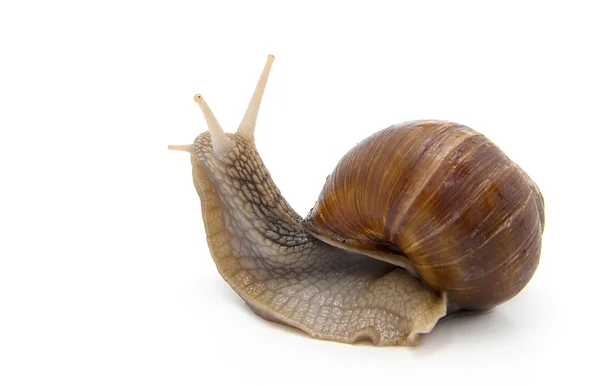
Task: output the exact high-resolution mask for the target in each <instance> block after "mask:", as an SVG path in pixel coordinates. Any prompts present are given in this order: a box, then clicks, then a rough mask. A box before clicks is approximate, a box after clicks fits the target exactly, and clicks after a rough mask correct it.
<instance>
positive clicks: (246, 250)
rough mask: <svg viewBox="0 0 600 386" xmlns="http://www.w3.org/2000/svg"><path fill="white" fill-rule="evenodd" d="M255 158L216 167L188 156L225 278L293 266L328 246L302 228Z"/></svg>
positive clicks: (215, 256)
mask: <svg viewBox="0 0 600 386" xmlns="http://www.w3.org/2000/svg"><path fill="white" fill-rule="evenodd" d="M246 151H247V150H246ZM254 160H256V161H257V162H252V163H247V164H242V165H233V164H227V163H224V164H222V165H219V164H218V161H216V160H210V159H208V160H204V162H198V161H196V160H195V159H194V157H192V165H193V168H192V170H193V177H194V186H195V187H196V191H197V192H198V195H199V196H200V199H201V204H202V214H203V219H204V226H205V230H206V234H207V239H208V244H209V247H210V250H211V254H212V256H213V259H214V260H215V263H216V264H217V268H218V269H219V271H220V273H221V274H222V275H223V276H224V277H225V279H226V280H227V277H228V276H229V271H230V270H238V271H239V270H242V269H246V270H257V269H265V270H267V269H269V268H270V267H273V266H278V265H285V266H287V267H293V266H294V265H299V264H306V263H307V260H308V259H310V260H317V259H318V258H319V257H320V256H321V254H322V253H321V252H319V249H327V250H328V249H330V248H331V247H329V246H327V245H326V244H324V243H322V242H320V241H318V240H316V239H315V238H314V237H313V236H311V235H309V234H308V233H307V232H306V231H305V230H304V228H303V226H302V218H301V217H300V215H299V214H298V213H296V212H295V211H294V210H293V209H292V207H291V206H290V205H289V203H288V202H287V201H286V200H285V198H283V196H282V195H281V193H280V192H279V189H278V188H277V187H276V186H275V184H274V183H273V181H272V179H271V177H270V175H269V173H268V171H267V170H266V169H265V168H264V166H263V165H262V162H260V158H259V157H258V155H256V157H254ZM257 163H258V164H257ZM250 164H252V166H253V168H252V170H250V168H249V165H250ZM307 250H310V251H311V253H309V254H308V253H306V251H307Z"/></svg>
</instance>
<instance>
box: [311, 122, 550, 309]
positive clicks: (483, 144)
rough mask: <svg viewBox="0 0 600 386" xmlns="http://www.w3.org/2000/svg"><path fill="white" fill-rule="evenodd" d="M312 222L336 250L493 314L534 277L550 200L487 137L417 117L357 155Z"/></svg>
mask: <svg viewBox="0 0 600 386" xmlns="http://www.w3.org/2000/svg"><path fill="white" fill-rule="evenodd" d="M304 226H305V228H306V230H307V231H309V232H310V233H311V234H313V235H314V236H316V237H317V238H319V239H321V240H323V241H325V242H328V243H330V244H333V245H336V246H342V247H344V248H345V249H349V250H353V251H358V252H360V253H363V254H366V255H369V256H373V257H376V258H379V259H382V260H386V261H389V262H393V263H395V264H397V265H401V266H405V267H406V268H408V269H409V270H410V271H412V272H416V273H417V274H418V276H419V277H420V278H421V280H422V281H424V282H425V283H426V284H428V285H429V286H430V287H431V288H433V289H434V290H436V291H443V292H446V293H447V295H448V298H449V300H450V301H451V302H453V303H454V304H456V305H458V306H459V307H461V308H464V309H488V308H491V307H494V306H495V305H498V304H500V303H502V302H505V301H507V300H508V299H510V298H512V297H513V296H515V295H516V294H517V293H519V292H520V291H521V290H522V289H523V288H524V287H525V285H526V284H527V283H528V282H529V280H530V279H531V277H532V276H533V274H534V272H535V270H536V268H537V265H538V262H539V257H540V250H541V238H542V231H543V227H544V200H543V197H542V195H541V193H540V191H539V189H538V188H537V186H536V185H535V183H534V182H533V181H532V180H531V179H530V178H529V176H528V175H527V174H526V173H525V172H524V171H523V170H522V169H521V168H519V167H518V166H517V165H516V164H515V163H514V162H512V161H511V160H510V159H509V158H508V157H507V156H506V154H504V152H502V150H500V148H498V147H497V146H496V145H494V144H493V143H492V142H491V141H490V140H489V139H487V138H486V137H485V136H483V135H482V134H480V133H478V132H476V131H474V130H472V129H470V128H468V127H466V126H463V125H460V124H457V123H452V122H444V121H415V122H407V123H402V124H399V125H394V126H391V127H389V128H387V129H385V130H382V131H380V132H378V133H375V134H373V135H372V136H370V137H368V138H367V139H365V140H364V141H362V142H361V143H359V144H358V145H357V146H356V147H354V148H353V149H352V150H350V151H349V152H348V153H347V154H346V155H345V156H344V157H343V158H342V160H341V161H340V162H339V164H338V165H337V167H336V168H335V169H334V171H333V172H332V173H331V175H330V176H329V177H328V179H327V181H326V183H325V186H324V188H323V190H322V192H321V194H320V196H319V198H318V200H317V202H316V204H315V206H314V208H313V209H312V210H311V211H310V213H309V215H308V217H307V218H306V219H305V220H304Z"/></svg>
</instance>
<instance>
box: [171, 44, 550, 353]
mask: <svg viewBox="0 0 600 386" xmlns="http://www.w3.org/2000/svg"><path fill="white" fill-rule="evenodd" d="M273 60H274V57H273V56H272V55H269V57H268V60H267V64H266V66H265V68H264V70H263V72H262V75H261V77H260V79H259V81H258V84H257V86H256V89H255V91H254V94H253V96H252V99H251V101H250V104H249V105H248V109H247V110H246V113H245V115H244V117H243V119H242V122H241V124H240V126H239V128H238V130H237V132H236V133H234V134H226V133H225V132H224V131H223V129H222V128H221V126H220V125H219V123H218V122H217V120H216V118H215V116H214V115H213V113H212V112H211V110H210V108H209V107H208V105H207V104H206V102H205V101H204V99H203V98H202V97H201V96H200V95H196V96H195V97H194V100H195V101H196V102H197V103H198V104H199V105H200V108H201V109H202V113H203V114H204V117H205V119H206V122H207V124H208V130H209V131H208V132H204V133H202V134H200V135H199V136H198V137H197V138H196V139H195V141H194V143H193V144H192V145H172V146H169V149H173V150H183V151H187V152H189V153H190V154H191V157H190V158H191V164H192V176H193V182H194V186H195V188H196V191H197V193H198V195H199V196H200V201H201V207H202V217H203V220H204V226H205V230H206V235H207V241H208V246H209V248H210V252H211V254H212V257H213V259H214V262H215V263H216V266H217V269H218V271H219V273H220V274H221V276H222V277H223V278H224V279H225V281H227V283H228V284H229V285H230V286H231V287H232V288H233V289H234V290H235V292H237V293H238V295H240V296H241V297H242V298H243V299H244V301H245V302H246V303H247V304H248V305H249V306H250V308H251V309H252V310H253V311H254V312H255V313H256V314H258V315H259V316H261V317H263V318H265V319H267V320H271V321H275V322H279V323H282V324H286V325H289V326H292V327H296V328H298V329H300V330H302V331H304V332H306V333H307V334H309V335H310V336H312V337H315V338H319V339H327V340H334V341H338V342H345V343H352V342H356V341H358V340H364V339H369V340H371V341H372V342H373V344H375V345H382V346H383V345H405V346H410V345H417V344H418V343H419V341H420V340H419V338H420V334H422V333H427V332H429V331H431V329H432V328H433V327H434V326H435V324H436V323H437V321H438V320H439V319H440V318H441V317H443V316H445V315H447V314H449V313H452V312H455V311H457V310H460V309H466V310H484V309H490V308H493V307H494V306H496V305H499V304H501V303H503V302H505V301H507V300H509V299H511V298H512V297H514V296H515V295H517V294H518V293H519V292H520V291H521V290H522V289H523V288H524V287H525V285H526V284H527V283H528V282H529V280H530V279H531V277H532V276H533V274H534V272H535V270H536V268H537V265H538V262H539V257H540V250H541V238H542V231H543V228H544V201H543V197H542V195H541V193H540V191H539V189H538V187H537V186H536V184H535V183H534V182H533V181H532V180H531V179H530V178H529V176H528V175H527V174H526V173H525V172H524V171H523V170H522V169H521V168H520V167H519V166H517V165H516V164H515V163H514V162H513V161H511V160H510V159H509V158H508V157H507V156H506V155H505V154H504V153H503V152H502V151H501V150H500V149H499V148H498V147H497V146H496V145H494V144H493V143H492V142H491V141H490V140H488V139H487V138H486V137H485V136H483V135H482V134H480V133H478V132H476V131H474V130H472V129H470V128H468V127H466V126H463V125H460V124H457V123H453V122H447V121H434V120H431V121H414V122H407V123H401V124H397V125H393V126H390V127H388V128H386V129H384V130H381V131H379V132H377V133H375V134H373V135H371V136H370V137H368V138H366V139H365V140H363V141H362V142H360V143H359V144H358V145H356V146H355V147H354V148H353V149H351V150H350V151H349V152H348V153H347V154H346V155H345V156H344V157H343V158H342V159H341V161H340V162H339V164H338V165H337V167H336V168H335V169H334V170H333V172H332V173H331V175H330V176H329V177H328V178H327V180H326V182H325V186H324V188H323V190H322V192H321V194H320V196H319V197H318V200H317V202H316V204H315V206H314V208H313V209H311V211H310V213H309V214H308V216H307V217H306V218H305V219H302V217H301V216H300V215H298V214H297V213H296V212H295V211H294V210H293V209H292V207H291V206H290V205H289V204H288V202H287V201H286V200H285V199H284V198H283V197H282V196H281V193H280V192H279V189H278V188H277V187H276V186H275V183H274V182H273V181H272V179H271V177H270V175H269V172H268V171H267V169H266V168H265V166H264V164H263V162H262V160H261V158H260V156H259V154H258V151H257V150H256V146H255V143H254V128H255V124H256V118H257V115H258V110H259V107H260V103H261V100H262V96H263V93H264V90H265V86H266V83H267V78H268V76H269V72H270V69H271V65H272V64H273Z"/></svg>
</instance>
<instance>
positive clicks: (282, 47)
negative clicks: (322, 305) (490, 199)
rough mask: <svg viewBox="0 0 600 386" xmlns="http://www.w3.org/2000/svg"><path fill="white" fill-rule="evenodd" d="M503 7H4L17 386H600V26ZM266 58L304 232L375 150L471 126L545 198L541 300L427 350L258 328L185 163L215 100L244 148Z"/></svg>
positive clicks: (570, 16) (6, 347) (521, 302)
mask: <svg viewBox="0 0 600 386" xmlns="http://www.w3.org/2000/svg"><path fill="white" fill-rule="evenodd" d="M483 3H484V2H456V1H453V2H439V3H434V2H427V1H421V2H416V1H415V2H411V3H402V2H390V3H380V2H368V3H367V2H365V3H364V4H363V5H360V6H359V5H355V4H353V3H352V2H339V3H333V2H318V3H312V2H309V1H303V2H298V3H296V4H292V3H288V2H270V3H267V2H257V1H248V2H243V3H235V2H227V1H216V0H215V1H210V2H207V1H194V2H189V3H183V2H162V3H157V2H152V1H145V2H139V3H136V2H127V1H118V2H113V1H102V2H81V1H78V2H76V1H74V2H66V1H54V2H41V1H40V2H31V1H30V2H28V1H12V2H2V5H0V50H1V51H0V55H1V56H0V129H1V137H0V147H1V149H0V177H1V184H2V185H1V189H0V198H1V200H0V209H1V211H0V384H1V385H6V386H8V385H54V384H56V385H235V384H238V385H254V384H260V385H280V384H299V385H300V384H306V385H309V384H310V385H319V384H329V385H333V384H344V385H350V384H363V385H366V384H369V385H383V384H398V385H404V384H406V385H416V384H435V385H445V384H454V383H456V384H461V385H465V384H486V385H492V384H499V385H507V384H528V385H532V384H544V383H548V382H551V381H560V382H561V383H563V382H567V381H568V382H570V384H592V383H594V384H598V383H596V382H598V376H597V368H595V367H596V366H597V357H598V355H597V353H596V352H595V351H596V350H597V348H598V344H599V343H600V342H599V339H598V338H599V334H598V327H597V325H598V323H599V321H598V319H597V317H596V316H597V311H596V310H597V302H598V300H597V299H598V295H597V293H598V290H597V288H596V287H597V286H596V283H597V281H598V279H597V278H598V272H599V269H600V264H599V263H598V261H599V258H600V255H599V252H598V223H597V221H598V217H599V215H600V212H599V210H598V190H597V188H598V184H597V179H598V166H599V163H598V154H597V153H598V141H597V138H598V133H599V132H600V127H599V126H600V125H599V123H598V109H599V106H600V103H599V99H600V98H599V93H598V92H599V89H600V77H599V68H600V59H599V58H598V52H599V44H600V43H599V38H600V27H599V25H600V23H599V22H598V11H597V10H595V9H594V7H593V3H594V2H591V1H590V2H587V3H585V2H577V1H573V2H566V1H565V2H562V3H561V4H557V3H556V2H552V1H544V2H527V1H523V2H521V1H519V2H509V1H504V2H498V3H496V5H483ZM485 3H488V2H485ZM488 4H489V3H488ZM269 53H272V54H274V55H275V56H276V58H277V59H276V61H275V64H274V67H273V71H272V74H271V75H272V76H271V79H270V81H269V86H268V88H267V91H266V94H265V98H264V101H263V108H262V111H261V114H260V117H259V120H258V128H257V134H256V137H257V146H258V149H259V151H260V152H261V155H262V157H263V159H264V161H265V163H266V165H267V166H268V168H269V169H270V171H271V174H272V176H273V178H274V180H275V182H276V183H277V184H278V186H279V187H280V189H281V191H282V192H283V194H284V196H286V197H287V199H288V200H289V202H290V203H291V204H292V206H293V207H294V208H295V209H296V210H297V211H298V212H299V213H301V214H306V213H307V212H308V210H309V209H310V208H311V206H312V204H313V203H314V201H315V200H316V198H317V195H318V193H319V191H320V189H321V186H322V184H323V182H324V180H325V177H326V176H327V174H328V173H329V172H331V170H332V169H333V167H334V166H335V164H336V163H337V160H339V158H340V157H341V156H342V155H343V154H344V153H345V152H346V151H347V150H348V149H350V148H351V147H352V146H353V145H354V144H356V143H357V142H359V141H360V140H361V139H363V138H364V137H366V136H367V135H370V134H371V133H373V132H375V131H377V130H379V129H382V128H384V127H387V126H389V125H391V124H393V123H396V122H401V121H406V120H414V119H422V118H435V119H447V120H453V121H458V122H461V123H464V124H466V125H468V126H471V127H473V128H474V129H476V130H478V131H481V132H482V133H484V134H485V135H486V136H488V137H489V138H490V139H492V140H493V141H494V142H495V143H497V144H498V145H499V146H500V147H501V148H502V149H503V150H504V151H505V152H506V153H507V154H508V155H509V156H510V157H511V158H512V159H513V160H515V161H516V162H517V163H519V164H520V165H521V166H522V167H523V168H524V169H525V170H526V171H527V172H528V173H529V174H530V175H531V176H532V178H533V179H534V180H535V181H536V182H537V183H538V184H539V186H540V188H541V190H542V192H543V193H544V196H545V199H546V205H547V206H546V209H547V212H546V214H547V223H546V224H547V227H546V231H545V234H544V241H543V254H542V259H541V262H540V266H539V269H538V271H537V273H536V275H535V276H534V278H533V280H532V281H531V282H530V284H529V286H528V287H527V288H526V289H525V290H524V291H523V292H522V293H521V294H520V295H519V296H518V297H516V298H515V299H513V300H512V301H510V302H509V303H507V304H505V305H502V306H501V307H499V308H497V309H496V310H494V311H492V312H489V313H486V314H482V315H477V316H472V315H471V316H468V315H466V316H460V317H456V318H454V319H450V320H448V321H445V322H442V323H441V324H439V325H438V326H437V327H436V328H435V329H434V331H433V332H432V333H431V334H429V335H428V336H425V337H424V339H423V342H422V345H421V346H420V347H419V348H377V347H372V346H370V345H366V344H363V345H357V346H351V345H344V344H336V343H331V342H323V341H317V340H313V339H310V338H308V337H307V336H305V335H303V334H301V333H298V332H295V331H292V330H291V329H288V328H285V327H282V326H279V325H275V324H273V323H269V322H266V321H264V320H262V319H260V318H258V317H257V316H255V315H254V314H253V313H252V312H251V311H250V310H249V309H248V308H247V307H246V306H245V305H244V303H243V302H242V301H241V299H239V298H238V297H237V295H235V294H234V292H233V291H232V290H231V289H230V288H229V287H228V286H227V284H226V283H225V282H224V281H223V280H222V279H221V277H220V276H219V275H218V273H217V271H216V268H215V266H214V263H213V262H212V260H211V258H210V255H209V252H208V249H207V245H206V242H205V236H204V229H203V225H202V221H201V216H200V205H199V200H198V198H197V196H196V193H195V191H194V189H193V186H192V180H191V176H190V165H189V160H188V158H187V155H186V154H184V153H178V152H167V150H166V146H167V144H170V143H176V144H179V143H189V142H191V141H192V140H193V139H194V137H195V136H196V135H198V134H199V133H200V132H202V131H205V130H206V128H205V125H204V122H203V119H202V115H201V112H200V110H199V109H198V106H197V105H196V104H195V103H194V102H193V100H192V96H193V94H195V93H202V94H203V95H204V96H205V98H206V99H207V101H208V102H209V103H210V105H211V106H212V108H213V111H214V112H215V114H216V115H217V117H218V118H219V120H220V121H221V124H222V125H223V127H224V128H226V130H229V131H233V130H235V128H236V127H237V124H238V122H239V120H240V119H241V117H242V115H243V112H244V110H245V107H246V104H247V102H248V100H249V98H250V95H251V93H252V90H253V88H254V85H255V83H256V80H257V79H258V76H259V74H260V71H261V70H262V67H263V65H264V61H265V59H266V55H267V54H269ZM588 350H592V352H590V353H588Z"/></svg>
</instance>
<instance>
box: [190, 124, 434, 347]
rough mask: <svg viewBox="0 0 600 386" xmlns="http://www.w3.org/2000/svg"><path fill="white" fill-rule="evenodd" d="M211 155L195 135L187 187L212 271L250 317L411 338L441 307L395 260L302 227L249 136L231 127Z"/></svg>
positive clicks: (312, 330)
mask: <svg viewBox="0 0 600 386" xmlns="http://www.w3.org/2000/svg"><path fill="white" fill-rule="evenodd" d="M227 136H228V137H229V138H230V140H231V143H232V146H231V150H230V151H229V152H228V153H227V154H219V155H215V154H213V151H212V145H211V140H210V135H209V134H208V133H203V134H202V135H200V136H199V137H198V138H196V140H195V142H194V145H193V147H194V150H193V153H192V156H191V162H192V171H193V178H194V186H195V187H196V190H197V192H198V195H199V196H200V199H201V203H202V215H203V219H204V225H205V229H206V234H207V241H208V244H209V248H210V251H211V254H212V257H213V259H214V261H215V263H216V266H217V269H218V270H219V273H220V274H221V275H222V276H223V278H224V279H225V280H226V281H227V283H229V285H230V286H231V287H232V288H233V289H234V290H235V291H236V292H237V293H238V294H239V295H240V296H241V297H242V298H243V299H244V300H245V301H246V303H247V304H248V305H249V306H250V307H251V308H252V309H253V310H254V311H255V312H256V314H258V315H259V316H261V317H263V318H265V319H268V320H271V321H276V322H279V323H282V324H287V325H290V326H293V327H296V328H298V329H300V330H302V331H304V332H306V333H307V334H309V335H310V336H312V337H315V338H320V339H329V340H335V341H339V342H345V343H352V342H355V341H358V340H363V339H369V340H371V341H372V342H373V343H374V344H376V345H416V344H418V343H419V337H420V335H419V334H420V333H425V332H429V331H430V330H431V329H432V328H433V326H434V325H435V324H436V322H437V321H438V319H439V318H441V317H442V316H444V315H445V314H446V304H445V298H443V297H441V296H439V295H437V294H436V293H434V292H432V291H430V290H429V289H427V288H426V287H425V286H423V284H421V282H420V281H419V280H418V279H417V278H415V277H413V276H412V275H410V274H408V273H407V272H406V271H405V270H404V269H402V268H398V267H396V266H394V265H392V264H389V263H387V262H383V261H379V260H376V259H373V258H369V257H366V256H363V255H359V254H356V253H352V252H348V251H344V250H341V249H338V248H335V247H333V246H330V245H328V244H325V243H323V242H322V241H319V240H317V239H316V238H314V237H313V236H311V235H309V234H308V233H306V232H305V231H304V229H303V228H302V225H301V220H302V219H301V217H300V216H299V215H298V214H297V213H296V212H294V210H293V209H292V208H291V207H290V205H289V204H288V203H287V201H286V200H285V199H284V198H283V197H282V196H281V194H280V192H279V190H278V189H277V187H276V186H275V184H274V183H273V181H272V180H271V177H270V175H269V173H268V171H267V170H266V168H265V167H264V165H263V162H262V160H261V159H260V157H259V155H258V153H257V151H256V148H255V147H254V144H252V143H250V142H249V141H247V140H245V139H243V138H241V137H239V136H238V135H236V134H228V135H227Z"/></svg>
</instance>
